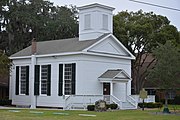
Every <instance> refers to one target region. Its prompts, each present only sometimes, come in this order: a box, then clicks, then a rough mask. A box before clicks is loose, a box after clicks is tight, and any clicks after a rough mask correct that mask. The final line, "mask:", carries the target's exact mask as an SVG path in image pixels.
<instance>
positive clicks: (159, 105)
mask: <svg viewBox="0 0 180 120" xmlns="http://www.w3.org/2000/svg"><path fill="white" fill-rule="evenodd" d="M138 106H139V107H140V108H142V107H143V103H138ZM161 107H163V104H162V103H160V102H156V103H144V108H161Z"/></svg>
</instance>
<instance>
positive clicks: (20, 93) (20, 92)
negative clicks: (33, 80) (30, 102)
mask: <svg viewBox="0 0 180 120" xmlns="http://www.w3.org/2000/svg"><path fill="white" fill-rule="evenodd" d="M22 67H25V79H24V80H23V81H24V83H25V84H24V85H25V87H24V93H22V90H21V88H22V76H21V73H22V71H21V70H22ZM26 87H27V86H26V66H19V95H26Z"/></svg>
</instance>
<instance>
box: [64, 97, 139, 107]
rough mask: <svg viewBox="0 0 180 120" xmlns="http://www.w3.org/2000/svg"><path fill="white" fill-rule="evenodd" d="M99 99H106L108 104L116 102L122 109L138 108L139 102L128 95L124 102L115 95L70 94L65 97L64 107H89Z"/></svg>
mask: <svg viewBox="0 0 180 120" xmlns="http://www.w3.org/2000/svg"><path fill="white" fill-rule="evenodd" d="M107 98H108V99H107ZM98 100H105V101H106V103H107V104H111V103H115V104H117V105H118V109H122V110H123V109H137V102H136V101H135V100H134V99H133V98H132V97H131V96H127V101H126V102H123V101H121V100H120V99H118V98H117V97H115V96H113V95H70V96H67V97H65V99H64V106H63V109H65V110H71V109H87V106H88V105H93V104H95V102H96V101H98Z"/></svg>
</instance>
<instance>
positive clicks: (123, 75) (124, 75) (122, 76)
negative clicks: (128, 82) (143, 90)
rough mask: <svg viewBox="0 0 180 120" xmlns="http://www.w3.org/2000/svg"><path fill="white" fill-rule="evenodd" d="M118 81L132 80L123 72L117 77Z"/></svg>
mask: <svg viewBox="0 0 180 120" xmlns="http://www.w3.org/2000/svg"><path fill="white" fill-rule="evenodd" d="M115 78H116V79H131V78H130V77H129V76H128V75H127V74H126V73H125V72H123V71H121V72H120V73H119V74H118V75H116V77H115Z"/></svg>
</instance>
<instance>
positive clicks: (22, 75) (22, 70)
mask: <svg viewBox="0 0 180 120" xmlns="http://www.w3.org/2000/svg"><path fill="white" fill-rule="evenodd" d="M19 73H20V94H26V66H21V67H20V72H19Z"/></svg>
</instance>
